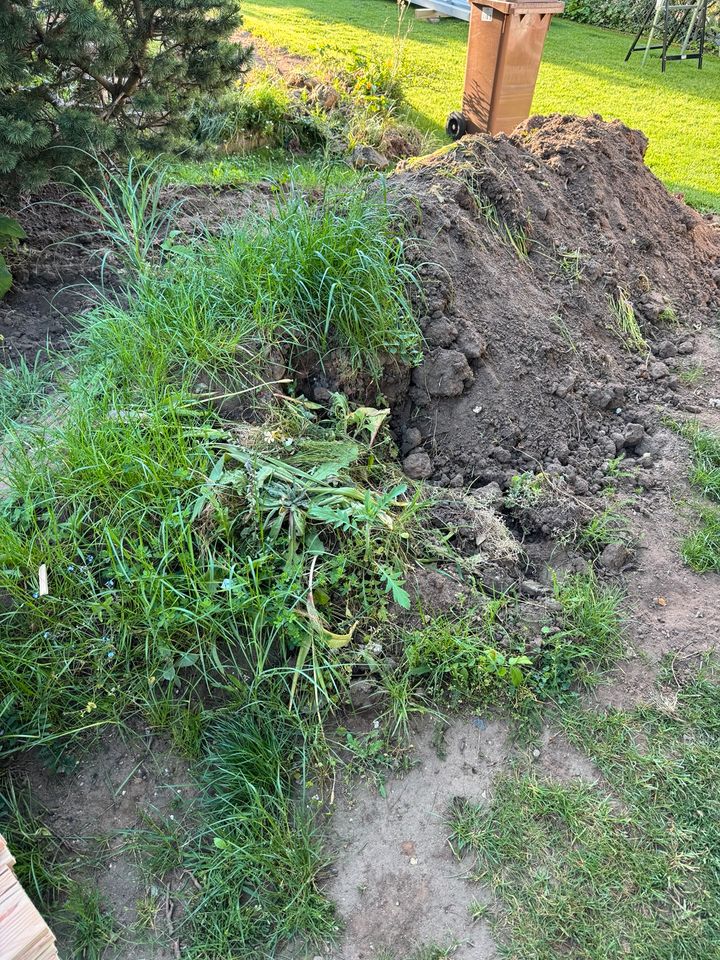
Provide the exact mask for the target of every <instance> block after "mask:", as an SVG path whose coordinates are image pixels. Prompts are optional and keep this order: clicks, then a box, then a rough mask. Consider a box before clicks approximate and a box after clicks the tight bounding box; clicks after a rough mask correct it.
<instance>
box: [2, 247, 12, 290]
mask: <svg viewBox="0 0 720 960" xmlns="http://www.w3.org/2000/svg"><path fill="white" fill-rule="evenodd" d="M11 286H12V274H11V273H10V271H9V270H8V268H7V264H6V263H5V258H4V257H3V255H2V254H1V253H0V297H4V296H5V294H6V293H7V292H8V290H9V289H10V287H11Z"/></svg>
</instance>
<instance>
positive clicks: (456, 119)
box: [445, 111, 467, 140]
mask: <svg viewBox="0 0 720 960" xmlns="http://www.w3.org/2000/svg"><path fill="white" fill-rule="evenodd" d="M466 132H467V121H466V120H465V117H464V116H463V115H462V114H461V113H458V112H457V111H454V112H453V113H451V114H450V116H449V117H448V118H447V123H446V124H445V133H447V135H448V136H449V137H450V139H451V140H459V139H460V137H463V136H465V134H466Z"/></svg>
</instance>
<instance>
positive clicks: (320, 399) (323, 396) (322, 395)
mask: <svg viewBox="0 0 720 960" xmlns="http://www.w3.org/2000/svg"><path fill="white" fill-rule="evenodd" d="M331 396H332V393H331V392H330V391H329V390H328V388H327V387H313V400H315V401H316V402H317V403H326V402H327V401H328V400H329V399H330V397H331Z"/></svg>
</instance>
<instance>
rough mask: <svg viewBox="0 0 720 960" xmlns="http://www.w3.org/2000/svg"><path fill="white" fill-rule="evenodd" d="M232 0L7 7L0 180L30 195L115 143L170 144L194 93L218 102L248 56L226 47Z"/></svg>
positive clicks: (79, 1)
mask: <svg viewBox="0 0 720 960" xmlns="http://www.w3.org/2000/svg"><path fill="white" fill-rule="evenodd" d="M241 22H242V21H241V17H240V12H239V6H238V2H237V0H196V2H195V3H193V4H188V3H186V2H185V0H167V2H166V3H164V4H163V6H162V7H158V6H157V5H154V4H150V5H147V4H142V3H136V4H125V3H121V2H119V0H107V2H105V3H103V4H95V3H93V2H92V0H62V2H61V0H49V2H47V3H42V4H41V3H40V2H39V0H16V2H14V3H10V4H8V3H4V4H3V5H2V6H0V178H1V179H2V180H3V181H4V186H5V188H6V190H10V191H17V190H18V189H21V188H25V187H28V188H30V187H33V186H37V185H38V184H40V183H42V182H43V181H44V180H46V179H47V177H48V175H49V170H50V169H51V168H52V166H53V165H54V164H57V163H59V162H64V163H68V164H70V165H73V166H74V165H75V164H76V163H77V162H78V156H79V155H78V154H68V153H67V152H63V151H62V150H59V148H61V147H62V146H67V145H69V146H74V147H78V148H82V149H83V150H86V151H87V150H90V149H93V150H96V149H106V148H109V147H111V146H112V145H113V144H114V143H116V142H117V141H118V139H120V140H123V139H130V140H135V141H139V142H141V143H151V142H152V141H155V140H158V139H159V138H161V137H162V138H167V137H168V135H169V134H171V133H176V132H177V131H178V130H179V129H181V128H182V126H183V124H184V123H185V120H184V115H185V114H186V112H187V109H188V106H189V105H190V103H191V102H192V100H193V99H194V98H195V97H196V96H197V95H198V94H199V93H201V92H206V93H219V92H221V91H222V90H224V89H225V88H226V87H227V85H228V84H229V83H230V82H231V81H232V80H233V79H235V78H236V77H238V76H239V75H240V73H241V72H242V71H243V70H244V69H245V68H246V65H247V63H248V60H249V56H250V51H249V49H248V48H244V47H242V46H241V45H240V44H237V43H233V42H231V41H230V40H229V37H231V36H232V34H233V32H234V31H235V30H237V28H238V27H239V26H240V24H241Z"/></svg>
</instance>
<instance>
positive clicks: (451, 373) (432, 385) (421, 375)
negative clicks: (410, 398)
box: [413, 349, 473, 397]
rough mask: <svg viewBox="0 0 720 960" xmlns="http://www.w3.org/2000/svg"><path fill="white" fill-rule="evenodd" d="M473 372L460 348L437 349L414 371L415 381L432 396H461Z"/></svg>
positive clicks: (470, 381)
mask: <svg viewBox="0 0 720 960" xmlns="http://www.w3.org/2000/svg"><path fill="white" fill-rule="evenodd" d="M472 381H473V372H472V370H471V369H470V366H469V364H468V362H467V357H466V356H465V354H464V353H461V352H460V351H459V350H444V349H440V350H435V351H433V352H432V353H431V354H429V355H428V356H427V357H426V359H425V361H424V362H423V363H421V364H420V366H419V367H416V368H415V370H414V371H413V383H414V384H415V385H416V386H418V387H421V388H423V389H424V390H426V391H427V392H428V393H429V394H430V396H431V397H459V396H460V394H461V393H462V392H463V390H464V389H465V387H466V385H467V384H469V383H472Z"/></svg>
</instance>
